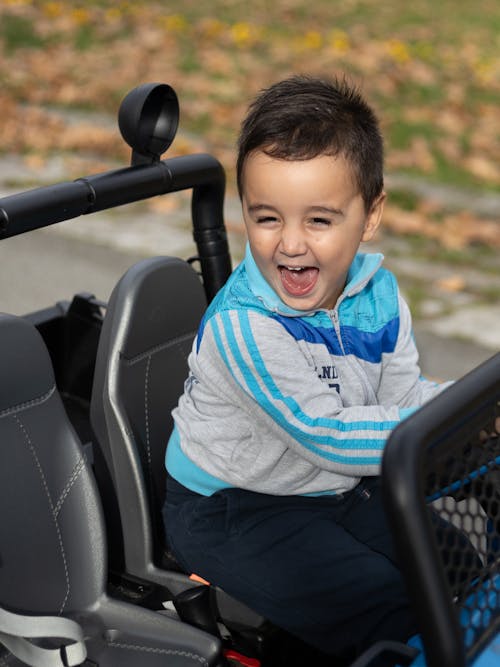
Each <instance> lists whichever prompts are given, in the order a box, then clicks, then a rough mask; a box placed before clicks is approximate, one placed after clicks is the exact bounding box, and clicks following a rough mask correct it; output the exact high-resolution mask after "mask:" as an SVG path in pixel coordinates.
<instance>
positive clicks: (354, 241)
mask: <svg viewBox="0 0 500 667" xmlns="http://www.w3.org/2000/svg"><path fill="white" fill-rule="evenodd" d="M242 184H243V188H242V190H243V195H242V205H243V217H244V220H245V225H246V228H247V233H248V239H249V242H250V248H251V250H252V255H253V257H254V259H255V261H256V263H257V266H258V267H259V269H260V271H261V273H262V274H263V276H264V277H265V279H266V280H267V282H268V283H269V284H270V285H271V287H272V288H273V289H274V291H275V292H277V294H278V296H279V297H280V298H281V300H282V301H284V303H286V304H287V305H288V306H290V307H291V308H294V309H296V310H304V311H310V310H316V309H318V308H327V309H332V308H333V307H334V306H335V304H336V302H337V299H338V298H339V296H340V294H341V293H342V290H343V289H344V287H345V284H346V278H347V272H348V270H349V267H350V265H351V263H352V260H353V258H354V256H355V254H356V252H357V250H358V247H359V244H360V242H361V241H369V240H370V239H371V238H372V237H373V235H374V233H375V231H376V230H377V227H378V225H379V223H380V217H381V214H382V209H383V205H384V199H385V193H384V194H382V195H381V196H380V197H379V198H378V199H377V200H376V202H375V203H374V205H373V206H372V209H371V210H370V211H369V212H368V213H366V211H365V207H364V203H363V198H362V196H361V193H360V192H359V189H358V187H357V186H356V184H355V182H354V179H353V177H352V176H351V169H350V167H349V164H348V163H347V161H346V160H345V158H343V157H341V156H339V157H331V156H329V155H320V156H318V157H315V158H312V159H310V160H280V159H276V158H272V157H269V156H268V155H266V154H265V153H262V152H260V151H256V152H254V153H251V154H250V155H248V157H247V158H246V160H245V164H244V168H243V179H242Z"/></svg>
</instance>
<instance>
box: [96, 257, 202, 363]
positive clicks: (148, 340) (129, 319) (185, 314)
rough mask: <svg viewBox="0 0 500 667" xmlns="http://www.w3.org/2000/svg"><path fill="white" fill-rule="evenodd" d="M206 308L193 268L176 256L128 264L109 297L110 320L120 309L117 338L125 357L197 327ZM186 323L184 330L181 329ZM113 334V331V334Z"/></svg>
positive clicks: (199, 283) (200, 286) (105, 328)
mask: <svg viewBox="0 0 500 667" xmlns="http://www.w3.org/2000/svg"><path fill="white" fill-rule="evenodd" d="M205 308H206V299H205V293H204V291H203V286H202V284H201V282H200V279H199V278H198V276H197V275H196V273H195V272H194V271H193V269H192V268H191V267H190V266H189V265H188V264H187V263H186V262H185V261H183V260H181V259H178V258H176V257H150V258H147V259H145V260H142V261H140V262H138V263H137V264H135V265H134V266H133V267H131V268H130V269H129V270H128V271H127V272H126V274H125V275H124V276H123V277H122V279H121V280H120V281H119V283H118V285H117V286H116V288H115V290H113V293H112V295H111V298H110V303H109V306H108V313H109V317H108V319H109V320H112V319H113V317H112V313H114V312H115V311H116V312H119V313H120V317H119V322H116V323H115V325H116V326H117V327H118V331H117V333H116V340H117V341H118V345H119V349H120V353H121V354H122V355H123V356H124V357H125V358H127V359H131V358H133V357H135V356H136V355H139V354H141V353H143V352H144V351H145V350H150V349H152V348H154V347H155V346H157V345H162V344H163V343H164V342H165V338H166V337H167V338H168V337H169V336H172V335H173V331H174V330H175V335H181V333H187V332H188V331H193V327H194V328H195V329H196V327H197V326H198V323H199V320H200V318H201V315H202V313H203V312H204V310H205ZM183 327H185V328H186V332H182V331H181V329H182V328H183ZM104 330H105V333H104V338H106V335H107V333H106V331H107V327H106V325H105V327H104ZM113 337H114V334H113Z"/></svg>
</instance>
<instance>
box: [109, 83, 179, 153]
mask: <svg viewBox="0 0 500 667" xmlns="http://www.w3.org/2000/svg"><path fill="white" fill-rule="evenodd" d="M178 125H179V101H178V99H177V95H176V93H175V91H174V89H173V88H172V87H171V86H169V85H167V84H166V83H145V84H142V85H141V86H137V88H134V89H133V90H131V91H130V92H129V93H128V94H127V95H126V96H125V98H124V99H123V101H122V103H121V105H120V110H119V111H118V126H119V128H120V132H121V134H122V137H123V138H124V139H125V141H126V142H127V144H128V145H129V146H130V147H131V148H132V164H147V163H151V162H156V161H158V160H159V159H160V156H161V155H162V154H163V153H164V152H165V151H166V150H167V148H168V147H169V146H170V144H171V143H172V141H173V140H174V137H175V134H176V132H177V127H178Z"/></svg>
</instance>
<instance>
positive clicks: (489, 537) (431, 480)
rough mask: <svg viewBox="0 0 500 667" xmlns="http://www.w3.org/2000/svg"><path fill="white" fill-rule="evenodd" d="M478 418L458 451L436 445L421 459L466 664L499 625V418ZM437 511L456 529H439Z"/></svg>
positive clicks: (461, 440) (455, 435)
mask: <svg viewBox="0 0 500 667" xmlns="http://www.w3.org/2000/svg"><path fill="white" fill-rule="evenodd" d="M483 418H484V423H483V424H481V423H479V420H478V419H477V418H476V420H475V422H476V423H475V426H474V432H473V433H472V434H471V435H470V436H469V437H467V438H463V435H462V438H458V441H459V442H461V443H462V444H461V446H460V447H459V448H458V449H457V447H456V446H455V447H453V448H451V449H450V448H449V447H446V446H443V443H442V442H440V443H438V445H437V446H436V447H432V446H430V447H429V448H428V449H427V453H426V457H425V459H424V479H425V483H426V496H427V500H428V502H429V511H430V514H431V516H432V517H433V520H432V524H433V526H434V529H435V531H434V532H435V537H436V543H437V546H438V551H439V555H440V559H441V563H442V566H443V571H444V573H445V578H446V581H447V585H448V589H449V595H450V598H451V599H453V602H454V607H455V609H456V612H457V614H458V615H459V619H460V626H461V628H462V631H463V634H464V646H465V650H466V657H467V659H468V661H469V660H470V659H471V658H472V657H473V656H474V655H475V654H476V652H477V651H478V649H479V648H480V647H481V646H482V645H483V644H484V642H485V641H486V640H487V639H488V638H489V637H490V636H491V635H492V634H493V633H494V632H495V631H496V630H498V628H499V627H500V438H499V437H498V430H497V429H499V427H500V420H499V419H498V418H497V419H496V420H495V419H494V417H493V419H492V415H491V413H489V414H488V413H486V414H485V415H483ZM452 439H453V440H455V443H456V442H457V433H454V437H453V438H452ZM436 511H437V514H439V516H440V517H441V518H442V519H444V520H445V521H446V522H449V523H450V524H452V525H453V526H454V527H456V528H457V529H458V530H456V531H451V532H450V531H446V530H442V529H441V528H442V524H440V523H439V521H436V519H435V518H434V517H435V514H436Z"/></svg>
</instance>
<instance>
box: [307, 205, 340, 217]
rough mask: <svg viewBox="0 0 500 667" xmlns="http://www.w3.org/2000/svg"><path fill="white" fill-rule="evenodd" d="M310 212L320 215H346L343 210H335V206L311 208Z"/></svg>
mask: <svg viewBox="0 0 500 667" xmlns="http://www.w3.org/2000/svg"><path fill="white" fill-rule="evenodd" d="M308 210H309V211H318V213H330V214H332V215H344V211H343V210H342V209H341V208H333V206H310V207H309V209H308Z"/></svg>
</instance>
